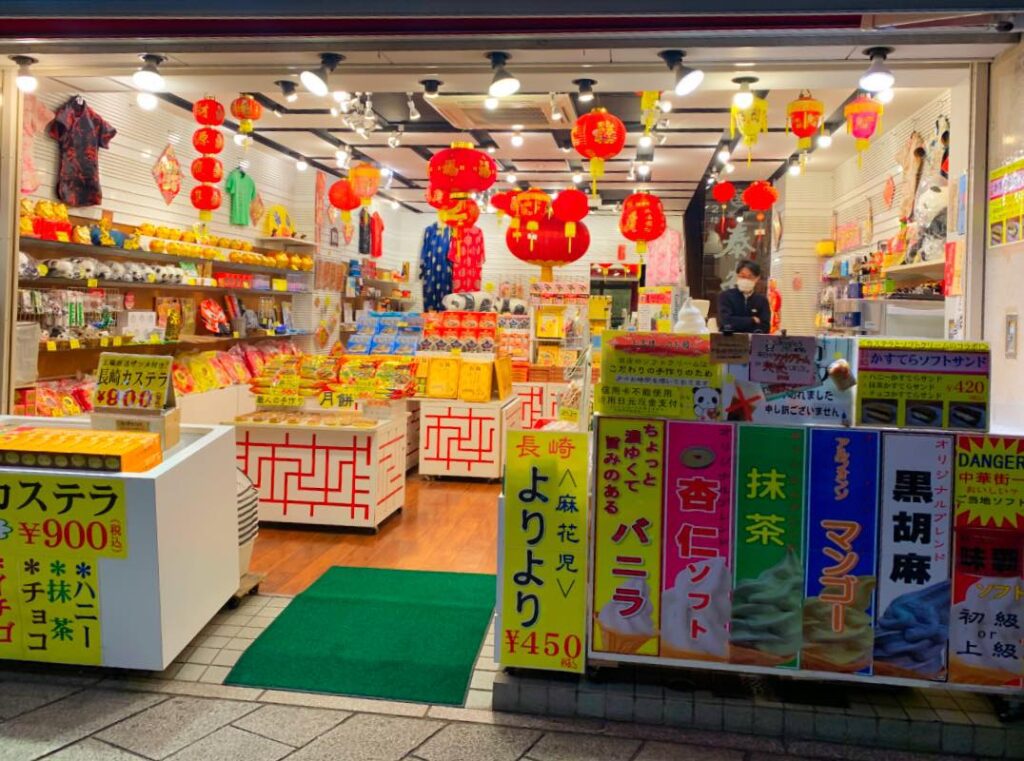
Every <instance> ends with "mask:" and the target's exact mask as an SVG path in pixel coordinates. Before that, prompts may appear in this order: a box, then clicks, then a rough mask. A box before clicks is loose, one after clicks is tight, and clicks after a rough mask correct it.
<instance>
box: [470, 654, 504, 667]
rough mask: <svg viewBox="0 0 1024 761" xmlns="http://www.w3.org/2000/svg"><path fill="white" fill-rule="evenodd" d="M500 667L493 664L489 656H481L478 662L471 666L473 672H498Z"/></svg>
mask: <svg viewBox="0 0 1024 761" xmlns="http://www.w3.org/2000/svg"><path fill="white" fill-rule="evenodd" d="M500 669H501V666H499V665H498V664H497V663H495V662H494V659H492V658H491V656H490V655H487V654H485V655H481V656H480V660H478V661H477V662H476V664H474V666H473V670H474V671H499V670H500Z"/></svg>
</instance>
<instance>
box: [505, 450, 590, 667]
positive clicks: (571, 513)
mask: <svg viewBox="0 0 1024 761" xmlns="http://www.w3.org/2000/svg"><path fill="white" fill-rule="evenodd" d="M587 441H588V436H587V434H583V433H564V432H557V433H545V432H533V431H510V432H509V434H508V441H507V446H506V452H507V460H506V464H505V500H504V504H503V509H502V515H501V539H500V542H499V545H500V550H499V569H498V583H499V584H500V598H501V604H500V608H499V619H498V636H497V638H496V649H497V655H498V661H499V662H500V663H501V664H502V665H503V666H519V667H522V668H531V669H551V670H556V671H571V672H575V673H582V672H583V669H584V665H585V659H584V654H583V647H584V645H583V643H584V641H585V637H586V628H585V627H586V618H587V526H588V515H587V492H588V489H587V486H588V484H587V463H588V457H587V446H588V444H587Z"/></svg>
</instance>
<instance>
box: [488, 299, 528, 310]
mask: <svg viewBox="0 0 1024 761" xmlns="http://www.w3.org/2000/svg"><path fill="white" fill-rule="evenodd" d="M494 311H495V312H497V313H498V314H526V302H525V301H523V300H522V299H517V298H509V299H495V300H494Z"/></svg>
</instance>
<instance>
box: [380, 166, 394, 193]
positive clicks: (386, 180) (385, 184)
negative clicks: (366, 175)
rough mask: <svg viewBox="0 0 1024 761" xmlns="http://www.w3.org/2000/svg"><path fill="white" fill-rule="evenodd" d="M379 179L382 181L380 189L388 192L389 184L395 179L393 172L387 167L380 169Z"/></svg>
mask: <svg viewBox="0 0 1024 761" xmlns="http://www.w3.org/2000/svg"><path fill="white" fill-rule="evenodd" d="M380 178H381V180H382V182H381V184H380V186H381V188H382V189H384V190H389V189H390V188H391V183H392V182H393V181H394V179H395V170H394V169H392V168H391V167H389V166H385V167H381V170H380Z"/></svg>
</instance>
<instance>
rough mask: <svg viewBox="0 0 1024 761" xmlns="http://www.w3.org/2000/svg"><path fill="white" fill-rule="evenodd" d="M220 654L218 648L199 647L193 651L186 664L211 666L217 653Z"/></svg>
mask: <svg viewBox="0 0 1024 761" xmlns="http://www.w3.org/2000/svg"><path fill="white" fill-rule="evenodd" d="M218 652H220V651H219V650H217V649H216V648H212V647H197V648H196V649H195V650H193V651H192V653H191V655H189V656H188V657H187V658H186V659H185V662H186V663H201V664H203V665H204V666H209V665H210V664H211V663H213V658H214V656H215V655H217V653H218Z"/></svg>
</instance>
